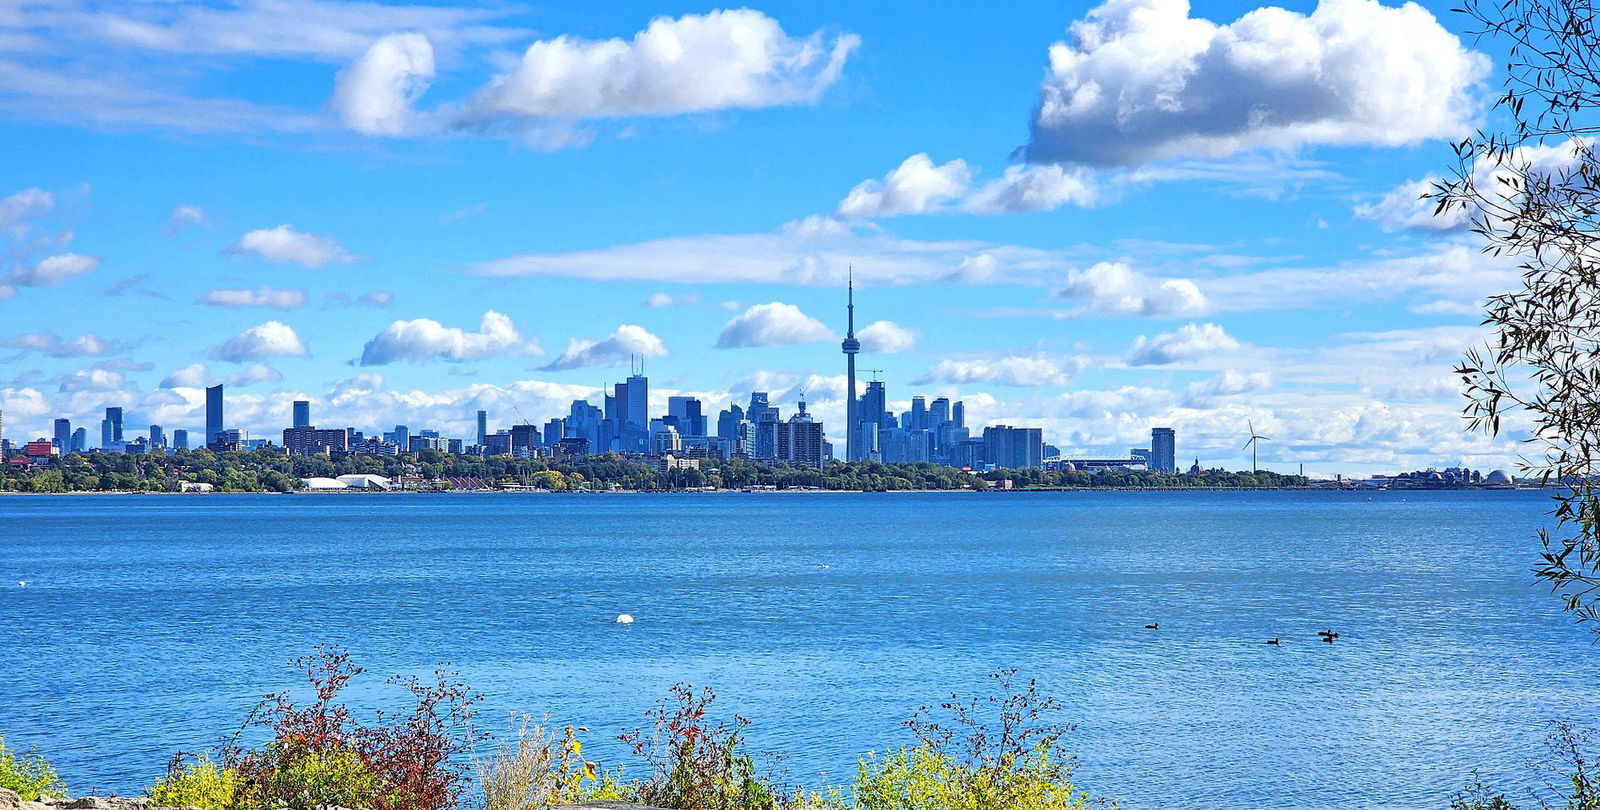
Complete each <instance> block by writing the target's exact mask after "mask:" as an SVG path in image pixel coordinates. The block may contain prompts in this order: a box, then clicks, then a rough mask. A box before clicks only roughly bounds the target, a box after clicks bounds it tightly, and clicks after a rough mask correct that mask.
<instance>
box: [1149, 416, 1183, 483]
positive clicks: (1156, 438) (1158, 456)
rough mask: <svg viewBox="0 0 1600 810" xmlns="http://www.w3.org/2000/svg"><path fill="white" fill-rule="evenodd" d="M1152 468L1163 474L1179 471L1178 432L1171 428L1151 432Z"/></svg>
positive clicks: (1154, 429)
mask: <svg viewBox="0 0 1600 810" xmlns="http://www.w3.org/2000/svg"><path fill="white" fill-rule="evenodd" d="M1150 468H1151V469H1153V470H1159V471H1161V472H1167V473H1175V472H1177V471H1178V432H1177V431H1175V430H1173V429H1172V428H1169V427H1158V428H1153V429H1152V430H1151V431H1150Z"/></svg>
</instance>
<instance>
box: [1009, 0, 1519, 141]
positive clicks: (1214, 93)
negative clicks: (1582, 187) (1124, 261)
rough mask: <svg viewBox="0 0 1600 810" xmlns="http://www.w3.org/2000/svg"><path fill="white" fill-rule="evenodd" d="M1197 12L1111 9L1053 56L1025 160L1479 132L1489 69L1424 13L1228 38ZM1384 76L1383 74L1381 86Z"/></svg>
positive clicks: (1275, 17) (1248, 28)
mask: <svg viewBox="0 0 1600 810" xmlns="http://www.w3.org/2000/svg"><path fill="white" fill-rule="evenodd" d="M1189 14H1190V6H1189V2H1188V0H1107V2H1105V3H1102V4H1101V5H1099V6H1097V7H1095V8H1093V9H1091V10H1090V11H1089V13H1088V15H1087V17H1086V18H1085V19H1083V20H1080V21H1077V22H1074V23H1073V24H1072V25H1071V27H1070V29H1069V34H1070V36H1069V38H1068V41H1066V42H1058V43H1056V44H1055V45H1053V46H1052V47H1051V48H1050V60H1049V68H1048V72H1047V75H1046V77H1045V80H1044V82H1043V85H1042V86H1041V88H1040V99H1039V105H1038V107H1037V108H1036V110H1035V113H1034V117H1033V122H1032V126H1031V137H1030V139H1029V142H1028V144H1027V146H1026V147H1025V153H1026V156H1027V158H1028V160H1029V161H1031V162H1039V163H1060V162H1066V163H1081V164H1089V165H1097V166H1133V165H1140V164H1144V163H1148V162H1150V161H1153V160H1160V159H1166V158H1180V157H1221V156H1225V155H1229V154H1232V153H1235V152H1239V151H1244V150H1252V149H1262V148H1266V149H1282V150H1290V149H1295V148H1299V147H1302V146H1308V145H1316V144H1332V145H1352V144H1371V145H1378V146H1399V145H1403V144H1410V143H1416V142H1418V141H1421V140H1425V139H1430V138H1448V137H1452V136H1456V135H1459V134H1461V133H1463V132H1465V131H1468V130H1469V129H1470V125H1471V121H1472V119H1473V116H1474V115H1475V114H1476V112H1477V111H1478V109H1479V108H1480V105H1479V103H1478V101H1477V99H1476V98H1475V97H1474V93H1475V89H1476V88H1477V86H1478V84H1479V82H1480V80H1481V79H1482V78H1483V77H1484V76H1485V75H1486V73H1487V71H1488V60H1487V59H1486V58H1485V57H1484V56H1482V55H1481V54H1477V53H1474V52H1472V51H1470V50H1468V49H1467V48H1466V47H1464V46H1463V45H1462V43H1461V42H1460V40H1458V39H1457V38H1456V36H1455V35H1454V34H1452V33H1450V32H1449V31H1448V30H1446V29H1445V28H1444V27H1443V26H1442V25H1440V24H1439V21H1438V20H1436V19H1434V17H1433V15H1432V14H1431V13H1429V12H1428V11H1427V9H1425V8H1423V7H1422V6H1420V5H1418V4H1416V3H1406V4H1405V5H1402V6H1394V7H1391V6H1385V5H1383V4H1382V3H1380V2H1378V1H1377V0H1320V2H1319V3H1318V4H1317V7H1316V8H1315V9H1314V10H1313V11H1312V12H1311V14H1309V15H1306V14H1301V13H1298V12H1294V11H1289V10H1286V9H1283V8H1278V7H1265V8H1258V9H1255V10H1253V11H1251V12H1249V13H1247V14H1245V15H1244V16H1243V17H1241V18H1239V19H1238V20H1236V21H1235V22H1233V23H1230V24H1227V25H1219V24H1217V23H1214V22H1211V21H1209V20H1205V19H1200V18H1196V17H1191V16H1189ZM1374 66H1381V70H1377V71H1376V72H1375V68H1374Z"/></svg>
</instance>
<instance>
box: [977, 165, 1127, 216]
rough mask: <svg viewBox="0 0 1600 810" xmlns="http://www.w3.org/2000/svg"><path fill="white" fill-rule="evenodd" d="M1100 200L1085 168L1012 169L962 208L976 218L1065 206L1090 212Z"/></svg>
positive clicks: (1036, 167) (991, 182)
mask: <svg viewBox="0 0 1600 810" xmlns="http://www.w3.org/2000/svg"><path fill="white" fill-rule="evenodd" d="M1099 198H1100V191H1099V189H1098V188H1097V185H1096V181H1095V177H1094V175H1093V174H1091V173H1090V172H1089V171H1088V170H1086V169H1083V168H1081V167H1072V166H1054V165H1047V166H1011V167H1008V168H1007V169H1006V172H1005V174H1004V175H1002V176H1001V177H999V178H998V179H996V180H991V181H989V182H988V183H985V184H984V185H983V187H981V188H979V189H977V190H975V191H973V192H972V194H971V195H970V196H968V197H967V199H966V200H965V201H964V202H963V203H962V208H963V209H964V210H966V211H968V212H970V213H974V214H1011V213H1025V212H1028V211H1054V210H1055V209H1057V208H1060V207H1061V206H1063V205H1076V206H1079V207H1083V208H1087V207H1089V206H1091V205H1094V204H1095V203H1096V202H1097V201H1098V200H1099Z"/></svg>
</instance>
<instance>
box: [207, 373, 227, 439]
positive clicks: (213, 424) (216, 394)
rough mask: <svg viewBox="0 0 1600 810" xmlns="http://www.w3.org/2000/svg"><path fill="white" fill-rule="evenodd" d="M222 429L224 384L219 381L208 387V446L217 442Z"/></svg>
mask: <svg viewBox="0 0 1600 810" xmlns="http://www.w3.org/2000/svg"><path fill="white" fill-rule="evenodd" d="M222 431H223V422H222V384H221V383H218V384H216V385H213V386H211V387H210V388H207V389H206V446H207V447H209V446H211V445H213V444H216V443H217V441H218V440H217V436H218V435H219V434H221V433H222Z"/></svg>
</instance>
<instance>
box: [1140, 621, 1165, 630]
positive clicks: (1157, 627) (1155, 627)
mask: <svg viewBox="0 0 1600 810" xmlns="http://www.w3.org/2000/svg"><path fill="white" fill-rule="evenodd" d="M1144 629H1146V630H1160V629H1161V622H1156V623H1155V624H1147V625H1145V626H1144Z"/></svg>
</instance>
